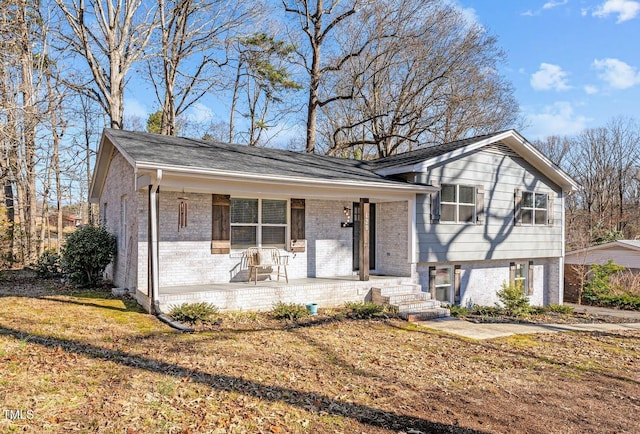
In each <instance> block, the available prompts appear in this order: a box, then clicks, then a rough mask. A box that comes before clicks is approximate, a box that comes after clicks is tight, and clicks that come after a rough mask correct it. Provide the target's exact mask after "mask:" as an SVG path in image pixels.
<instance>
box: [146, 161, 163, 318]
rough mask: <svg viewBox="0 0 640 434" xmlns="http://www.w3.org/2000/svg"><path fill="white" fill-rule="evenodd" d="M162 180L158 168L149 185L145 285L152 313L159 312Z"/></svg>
mask: <svg viewBox="0 0 640 434" xmlns="http://www.w3.org/2000/svg"><path fill="white" fill-rule="evenodd" d="M161 181H162V170H160V169H158V170H157V172H156V181H155V182H154V184H153V185H152V186H150V191H149V220H150V221H149V225H150V230H149V235H150V237H149V239H148V240H147V241H148V243H149V259H150V261H149V265H150V268H151V270H150V271H151V272H150V277H151V279H150V281H149V282H147V285H148V286H150V288H151V291H149V292H150V293H149V296H150V298H151V300H150V301H151V303H150V306H149V307H150V309H149V310H150V312H149V313H152V314H159V313H161V312H160V309H159V307H158V305H159V303H158V295H159V286H160V273H159V271H158V262H159V261H158V208H159V202H160V182H161Z"/></svg>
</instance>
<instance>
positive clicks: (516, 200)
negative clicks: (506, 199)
mask: <svg viewBox="0 0 640 434" xmlns="http://www.w3.org/2000/svg"><path fill="white" fill-rule="evenodd" d="M521 204H522V190H520V189H517V188H516V190H515V192H514V193H513V216H514V224H515V225H516V226H520V225H521V224H522V207H521Z"/></svg>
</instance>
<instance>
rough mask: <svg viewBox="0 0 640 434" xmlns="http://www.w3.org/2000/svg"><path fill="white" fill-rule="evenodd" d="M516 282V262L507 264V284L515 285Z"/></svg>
mask: <svg viewBox="0 0 640 434" xmlns="http://www.w3.org/2000/svg"><path fill="white" fill-rule="evenodd" d="M515 282H516V263H515V262H511V263H510V264H509V285H515Z"/></svg>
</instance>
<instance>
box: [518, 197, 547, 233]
mask: <svg viewBox="0 0 640 434" xmlns="http://www.w3.org/2000/svg"><path fill="white" fill-rule="evenodd" d="M520 206H521V209H522V211H521V212H522V217H521V219H522V224H523V225H546V224H547V195H546V194H543V193H533V192H530V191H523V192H522V202H521V205H520Z"/></svg>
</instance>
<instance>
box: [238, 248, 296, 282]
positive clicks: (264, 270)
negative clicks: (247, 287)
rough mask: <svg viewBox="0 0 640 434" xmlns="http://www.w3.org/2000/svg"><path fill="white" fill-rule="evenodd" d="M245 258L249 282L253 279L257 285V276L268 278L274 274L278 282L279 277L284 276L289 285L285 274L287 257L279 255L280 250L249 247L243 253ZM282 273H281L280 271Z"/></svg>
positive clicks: (287, 263) (287, 262)
mask: <svg viewBox="0 0 640 434" xmlns="http://www.w3.org/2000/svg"><path fill="white" fill-rule="evenodd" d="M245 255H246V256H247V265H248V268H249V282H251V279H253V281H254V283H255V284H256V285H257V284H258V275H261V276H269V279H271V275H273V274H275V275H276V276H277V277H278V281H280V276H284V278H285V279H286V282H287V283H289V276H288V274H287V265H289V256H287V255H282V254H280V250H279V249H277V248H276V247H249V248H248V249H247V251H246V253H245ZM281 269H282V271H283V272H284V274H283V273H281V271H280V270H281Z"/></svg>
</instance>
